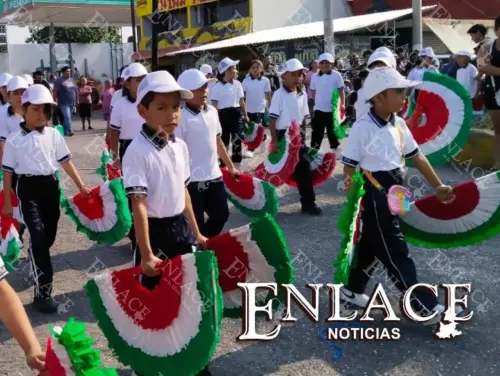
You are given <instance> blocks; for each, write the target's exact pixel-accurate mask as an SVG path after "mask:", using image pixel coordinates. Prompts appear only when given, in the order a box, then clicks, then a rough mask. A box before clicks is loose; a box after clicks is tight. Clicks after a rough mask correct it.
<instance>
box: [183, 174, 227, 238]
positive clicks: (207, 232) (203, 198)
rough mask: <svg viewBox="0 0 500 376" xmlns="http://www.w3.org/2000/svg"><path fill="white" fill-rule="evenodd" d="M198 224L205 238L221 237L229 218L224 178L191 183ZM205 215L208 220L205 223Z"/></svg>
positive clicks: (192, 199)
mask: <svg viewBox="0 0 500 376" xmlns="http://www.w3.org/2000/svg"><path fill="white" fill-rule="evenodd" d="M188 191H189V195H190V196H191V202H192V205H193V211H194V215H195V217H196V223H197V224H198V228H199V229H200V232H201V233H202V235H203V236H205V237H207V238H211V237H213V236H216V235H219V234H220V233H221V232H222V229H223V228H224V225H225V224H226V222H227V220H228V218H229V207H228V204H227V195H226V189H225V187H224V182H223V181H222V178H219V179H215V180H209V181H202V182H191V183H190V184H189V185H188ZM205 213H207V216H208V219H207V220H206V221H205Z"/></svg>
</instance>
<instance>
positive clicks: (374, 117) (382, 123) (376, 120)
mask: <svg viewBox="0 0 500 376" xmlns="http://www.w3.org/2000/svg"><path fill="white" fill-rule="evenodd" d="M368 115H369V116H370V118H371V119H372V120H373V122H374V123H375V124H376V125H377V127H379V128H383V127H385V126H386V125H388V124H391V125H396V116H394V114H392V115H391V118H390V119H389V121H386V120H384V119H382V118H381V117H380V116H378V115H377V114H376V113H375V110H374V109H373V107H372V108H371V109H370V112H369V114H368Z"/></svg>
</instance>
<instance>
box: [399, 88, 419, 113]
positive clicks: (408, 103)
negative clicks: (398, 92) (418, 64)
mask: <svg viewBox="0 0 500 376" xmlns="http://www.w3.org/2000/svg"><path fill="white" fill-rule="evenodd" d="M414 111H415V91H414V90H412V91H411V93H410V95H409V96H408V97H407V98H406V100H405V104H404V106H403V108H402V110H401V112H400V114H401V117H402V118H403V119H405V120H407V119H408V118H409V117H410V116H411V115H412V114H413V112H414Z"/></svg>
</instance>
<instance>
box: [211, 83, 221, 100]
mask: <svg viewBox="0 0 500 376" xmlns="http://www.w3.org/2000/svg"><path fill="white" fill-rule="evenodd" d="M219 86H220V84H219V83H218V82H217V83H216V84H215V85H214V86H212V90H211V93H210V98H211V99H212V101H216V102H218V101H219V97H220V94H219Z"/></svg>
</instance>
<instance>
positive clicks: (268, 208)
mask: <svg viewBox="0 0 500 376" xmlns="http://www.w3.org/2000/svg"><path fill="white" fill-rule="evenodd" d="M260 184H262V185H263V188H264V196H265V198H266V204H265V205H264V207H263V208H262V209H260V210H254V209H250V208H247V207H246V206H243V205H241V204H240V203H239V202H238V200H236V199H235V198H234V197H232V196H231V195H230V194H227V199H228V200H229V201H230V202H231V203H232V204H233V205H234V207H235V208H236V209H238V211H239V212H241V214H243V215H246V216H247V217H250V218H262V217H265V216H266V215H271V216H272V217H276V216H277V215H278V213H279V210H280V200H279V198H278V194H277V193H276V188H275V187H274V186H273V185H272V184H270V183H268V182H267V181H261V182H260Z"/></svg>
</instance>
